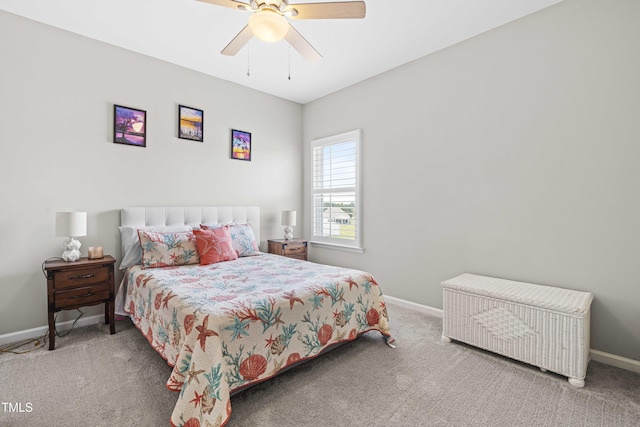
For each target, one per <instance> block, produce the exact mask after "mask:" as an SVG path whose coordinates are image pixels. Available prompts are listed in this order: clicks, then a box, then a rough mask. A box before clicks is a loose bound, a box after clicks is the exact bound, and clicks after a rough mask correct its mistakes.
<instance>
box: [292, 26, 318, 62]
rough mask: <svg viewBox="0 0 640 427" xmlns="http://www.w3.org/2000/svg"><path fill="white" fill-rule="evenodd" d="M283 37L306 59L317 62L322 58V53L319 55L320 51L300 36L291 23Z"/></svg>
mask: <svg viewBox="0 0 640 427" xmlns="http://www.w3.org/2000/svg"><path fill="white" fill-rule="evenodd" d="M284 38H285V39H286V40H287V41H288V42H289V44H290V45H291V46H292V47H293V48H294V49H295V50H297V51H298V53H299V54H300V55H302V57H303V58H304V59H306V60H307V61H309V62H317V61H320V60H321V59H322V55H320V53H319V52H318V51H317V50H316V49H315V48H314V47H313V46H311V43H309V42H308V41H307V39H305V38H304V37H302V34H300V33H299V32H298V30H296V29H295V28H293V25H289V31H288V32H287V35H286V36H284Z"/></svg>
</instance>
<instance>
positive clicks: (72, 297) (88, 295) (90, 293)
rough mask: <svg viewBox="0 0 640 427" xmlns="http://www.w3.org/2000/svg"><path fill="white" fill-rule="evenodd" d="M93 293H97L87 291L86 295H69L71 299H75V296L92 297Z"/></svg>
mask: <svg viewBox="0 0 640 427" xmlns="http://www.w3.org/2000/svg"><path fill="white" fill-rule="evenodd" d="M91 295H95V293H93V292H87V293H86V294H84V295H73V296H70V297H69V299H74V298H86V297H90V296H91Z"/></svg>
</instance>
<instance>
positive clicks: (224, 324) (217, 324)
mask: <svg viewBox="0 0 640 427" xmlns="http://www.w3.org/2000/svg"><path fill="white" fill-rule="evenodd" d="M125 285H126V286H127V292H126V300H125V310H126V311H127V312H129V313H130V314H131V317H132V319H133V321H134V323H135V325H136V327H137V328H138V329H140V331H141V332H142V333H143V335H144V336H145V337H146V338H147V340H148V341H149V343H151V345H152V346H153V348H154V349H155V350H156V351H157V352H158V353H159V354H160V355H161V356H162V357H163V358H165V359H166V360H167V363H168V364H169V365H171V366H173V371H172V373H171V376H170V378H169V379H168V381H167V387H168V388H169V389H170V390H174V391H176V392H178V393H179V395H178V401H177V403H176V406H175V408H174V411H173V414H172V416H171V424H172V425H173V426H176V427H187V426H188V427H194V426H203V427H204V426H210V425H212V426H222V425H225V424H226V422H227V420H228V419H229V417H230V415H231V401H230V393H231V392H232V391H233V390H235V389H239V388H243V387H245V386H247V385H250V384H252V383H255V382H259V381H262V380H265V379H267V378H270V377H272V376H274V375H275V374H277V373H278V372H279V371H281V370H282V369H284V368H286V367H287V366H288V365H290V364H293V363H297V362H299V361H301V360H304V359H308V358H312V357H315V356H317V355H318V354H319V353H320V352H321V351H322V350H323V349H325V348H326V347H327V346H330V345H332V344H335V343H338V342H341V341H347V340H353V339H355V338H356V337H357V336H358V335H359V334H361V333H364V332H367V331H371V330H377V331H379V332H380V333H381V334H382V335H384V336H385V337H390V333H389V318H388V314H387V309H386V307H385V303H384V299H383V296H382V292H381V290H380V287H379V286H378V284H377V283H376V281H375V280H374V278H373V277H372V276H371V275H369V274H368V273H366V272H363V271H359V270H353V269H345V268H339V267H332V266H326V265H321V264H314V263H310V262H306V261H299V260H294V259H290V258H285V257H282V256H279V255H271V254H261V255H258V256H252V257H242V258H238V259H237V260H234V261H228V262H221V263H216V264H211V265H206V266H200V265H186V266H179V267H169V268H161V269H142V268H141V267H140V266H133V267H131V268H129V269H128V270H127V271H126V273H125ZM386 348H387V347H386V346H384V347H381V351H384V350H386Z"/></svg>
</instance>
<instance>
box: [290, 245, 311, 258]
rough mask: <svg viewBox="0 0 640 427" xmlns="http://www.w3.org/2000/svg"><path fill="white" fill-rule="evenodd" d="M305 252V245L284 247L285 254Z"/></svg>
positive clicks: (292, 254) (301, 253) (291, 254)
mask: <svg viewBox="0 0 640 427" xmlns="http://www.w3.org/2000/svg"><path fill="white" fill-rule="evenodd" d="M306 252H307V247H306V246H290V245H287V246H285V247H284V254H285V255H287V256H295V255H304V254H305V253H306Z"/></svg>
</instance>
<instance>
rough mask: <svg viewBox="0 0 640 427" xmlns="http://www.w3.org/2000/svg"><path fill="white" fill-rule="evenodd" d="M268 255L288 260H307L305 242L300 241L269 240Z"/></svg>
mask: <svg viewBox="0 0 640 427" xmlns="http://www.w3.org/2000/svg"><path fill="white" fill-rule="evenodd" d="M268 242H269V253H270V254H276V255H282V256H286V257H288V258H296V259H301V260H303V261H306V260H307V241H306V240H302V239H291V240H284V239H274V240H269V241H268Z"/></svg>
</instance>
